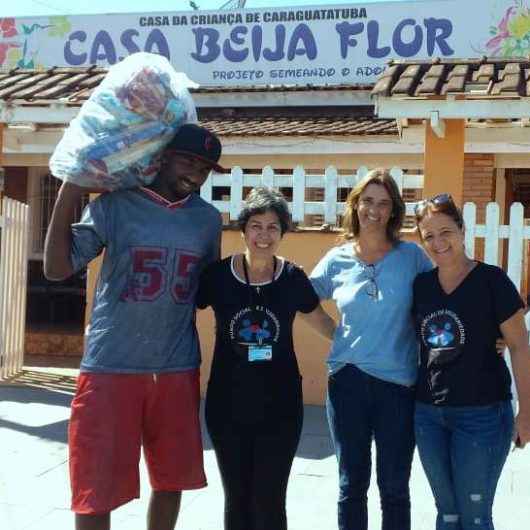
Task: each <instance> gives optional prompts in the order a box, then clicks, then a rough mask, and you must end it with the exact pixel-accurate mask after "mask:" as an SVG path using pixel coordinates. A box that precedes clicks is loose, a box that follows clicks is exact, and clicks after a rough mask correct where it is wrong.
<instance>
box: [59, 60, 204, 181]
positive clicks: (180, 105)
mask: <svg viewBox="0 0 530 530" xmlns="http://www.w3.org/2000/svg"><path fill="white" fill-rule="evenodd" d="M192 84H193V83H192V82H191V81H190V80H189V79H188V78H187V77H186V75H184V74H181V73H177V72H175V70H174V69H173V67H172V66H171V64H170V63H169V61H168V60H167V59H166V58H165V57H162V56H161V55H156V54H152V53H144V52H140V53H135V54H133V55H130V56H129V57H127V58H126V59H124V60H123V61H122V62H120V63H117V64H115V65H114V66H112V67H111V68H110V69H109V71H108V73H107V75H106V76H105V78H104V79H103V81H102V82H101V84H100V85H99V86H98V87H97V88H96V89H95V90H94V92H93V93H92V95H91V96H90V98H89V99H88V100H87V101H86V102H85V103H84V104H83V106H82V107H81V109H80V111H79V114H78V115H77V116H76V118H75V119H73V120H72V122H71V123H70V125H69V127H68V128H67V129H66V131H65V133H64V135H63V137H62V139H61V141H60V142H59V143H58V144H57V147H56V148H55V151H54V152H53V154H52V156H51V158H50V170H51V172H52V174H53V175H54V176H56V177H58V178H60V179H61V180H66V181H70V182H73V183H75V184H78V185H79V186H84V187H87V188H91V189H97V190H103V189H106V190H115V189H122V188H131V187H137V186H143V185H146V184H150V183H151V182H152V181H153V179H154V178H155V176H156V174H157V172H158V169H159V166H160V154H161V152H162V150H163V148H164V147H165V146H166V145H167V144H168V142H169V141H170V140H171V138H172V137H173V135H174V134H175V132H176V131H177V130H178V128H179V127H180V126H181V125H183V124H184V123H193V122H196V121H197V114H196V111H195V105H194V103H193V99H192V98H191V96H190V93H189V91H188V86H191V85H192Z"/></svg>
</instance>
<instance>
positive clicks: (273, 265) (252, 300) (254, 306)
mask: <svg viewBox="0 0 530 530" xmlns="http://www.w3.org/2000/svg"><path fill="white" fill-rule="evenodd" d="M277 261H278V260H277V259H276V256H273V257H272V278H271V283H273V282H274V279H275V278H274V277H275V276H276V264H277ZM243 272H244V273H245V282H246V284H247V288H248V296H249V301H250V307H251V310H252V319H253V320H254V313H255V312H256V311H257V305H258V304H255V303H253V302H254V292H253V289H252V286H251V285H250V280H249V277H248V268H247V258H246V256H245V255H243Z"/></svg>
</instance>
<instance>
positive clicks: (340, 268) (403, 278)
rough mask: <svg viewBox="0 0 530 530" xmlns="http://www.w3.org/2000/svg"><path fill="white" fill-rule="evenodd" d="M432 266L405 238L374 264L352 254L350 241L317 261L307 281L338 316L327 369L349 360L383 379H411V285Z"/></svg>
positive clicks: (414, 351) (414, 353)
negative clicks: (328, 302) (369, 264)
mask: <svg viewBox="0 0 530 530" xmlns="http://www.w3.org/2000/svg"><path fill="white" fill-rule="evenodd" d="M431 268H432V263H431V261H430V260H429V258H428V257H427V255H426V254H425V253H424V252H423V250H422V249H421V248H420V247H419V246H418V245H416V244H415V243H410V242H405V241H401V242H399V243H397V244H396V246H395V247H394V248H393V249H392V250H391V251H390V252H388V253H387V254H386V255H385V256H384V257H383V258H382V259H381V260H379V261H378V262H376V263H375V264H374V265H373V266H367V265H365V264H364V263H363V262H361V261H360V260H359V259H358V258H357V257H355V255H354V254H353V247H352V243H347V244H344V245H341V246H338V247H335V248H333V249H331V250H330V251H329V252H328V253H327V254H326V255H325V256H324V257H323V258H322V259H321V260H320V262H319V263H318V264H317V266H316V267H315V269H314V270H313V272H312V273H311V276H310V280H311V283H312V284H313V287H314V288H315V291H316V292H317V294H318V296H319V297H320V299H321V300H327V299H333V300H334V301H335V303H336V304H337V309H338V311H339V315H340V320H339V323H338V326H337V331H336V332H335V337H334V340H333V344H332V346H331V351H330V353H329V358H328V365H329V368H330V371H331V372H335V371H337V370H339V369H340V368H341V367H342V366H344V364H346V363H352V364H354V365H355V366H357V367H358V368H359V369H361V370H363V371H364V372H366V373H368V374H370V375H372V376H374V377H377V378H379V379H382V380H384V381H390V382H392V383H398V384H401V385H406V386H410V385H413V384H414V383H415V381H416V375H417V367H418V344H417V342H416V335H415V330H414V323H413V318H412V313H411V309H412V284H413V281H414V278H415V277H416V275H417V274H419V273H420V272H424V271H427V270H430V269H431ZM374 282H375V285H374Z"/></svg>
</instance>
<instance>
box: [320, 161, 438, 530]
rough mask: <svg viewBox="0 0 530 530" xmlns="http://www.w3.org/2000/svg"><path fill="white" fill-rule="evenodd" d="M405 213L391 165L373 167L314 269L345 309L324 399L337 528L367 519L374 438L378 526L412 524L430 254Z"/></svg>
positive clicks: (399, 528)
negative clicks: (417, 320)
mask: <svg viewBox="0 0 530 530" xmlns="http://www.w3.org/2000/svg"><path fill="white" fill-rule="evenodd" d="M404 215H405V204H404V202H403V199H402V198H401V195H400V193H399V189H398V187H397V185H396V183H395V182H394V179H393V178H392V177H391V175H390V174H389V172H388V171H386V170H382V169H376V170H373V171H371V172H370V173H368V174H367V175H366V177H365V178H364V179H363V180H362V181H361V182H359V184H357V186H355V188H354V189H353V190H352V191H351V192H350V194H349V196H348V198H347V200H346V211H345V214H344V218H343V230H344V234H343V239H344V242H343V244H342V245H340V246H337V247H335V248H333V249H332V250H331V251H329V252H328V253H327V254H326V256H325V257H324V258H323V259H322V260H321V261H320V262H319V263H318V265H317V266H316V268H315V269H314V271H313V272H312V274H311V281H312V283H313V287H314V288H315V290H316V292H317V294H318V295H319V297H320V299H333V300H334V301H335V302H336V304H337V308H338V311H339V314H340V322H339V324H338V327H337V331H336V333H335V338H334V341H333V345H332V348H331V352H330V354H329V359H328V364H329V380H328V397H327V403H326V405H327V414H328V421H329V426H330V430H331V434H332V439H333V443H334V447H335V452H336V455H337V460H338V464H339V490H340V491H339V501H338V524H339V529H340V530H367V528H368V514H367V491H368V486H369V483H370V474H371V445H372V439H375V444H376V450H377V482H378V486H379V491H380V496H381V509H382V528H383V530H409V529H410V495H409V478H410V469H411V464H412V455H413V451H414V427H413V413H414V384H415V382H416V372H417V364H418V362H417V359H418V353H417V342H416V335H415V332H414V325H413V320H412V316H411V309H412V284H413V282H414V278H415V277H416V275H417V274H419V273H421V272H424V271H427V270H430V269H431V268H432V264H431V262H430V261H429V259H428V258H427V256H426V255H425V253H424V252H423V250H422V249H421V248H420V247H419V246H418V245H416V244H415V243H410V242H405V241H401V240H400V229H401V226H402V223H403V218H404Z"/></svg>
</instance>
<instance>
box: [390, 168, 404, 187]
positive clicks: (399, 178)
mask: <svg viewBox="0 0 530 530" xmlns="http://www.w3.org/2000/svg"><path fill="white" fill-rule="evenodd" d="M390 176H391V177H392V178H393V179H394V182H395V183H396V184H397V187H398V188H399V193H400V194H403V170H402V169H400V168H399V167H393V168H392V169H391V170H390Z"/></svg>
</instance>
